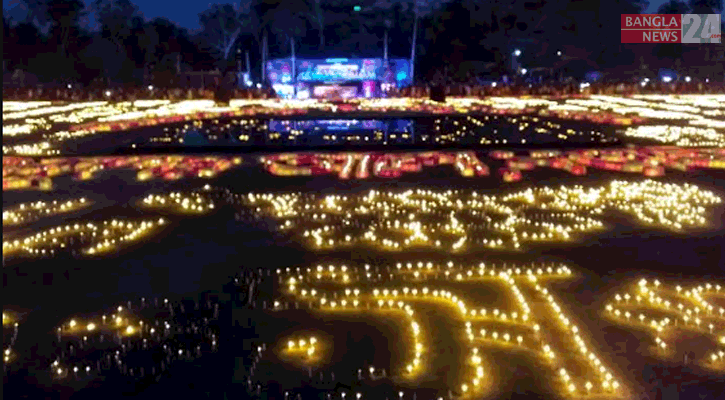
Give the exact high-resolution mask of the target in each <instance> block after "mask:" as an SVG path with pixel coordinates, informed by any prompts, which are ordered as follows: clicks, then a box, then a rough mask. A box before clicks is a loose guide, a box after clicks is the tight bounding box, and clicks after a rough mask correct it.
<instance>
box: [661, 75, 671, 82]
mask: <svg viewBox="0 0 725 400" xmlns="http://www.w3.org/2000/svg"><path fill="white" fill-rule="evenodd" d="M662 82H664V83H670V82H672V77H671V76H663V77H662Z"/></svg>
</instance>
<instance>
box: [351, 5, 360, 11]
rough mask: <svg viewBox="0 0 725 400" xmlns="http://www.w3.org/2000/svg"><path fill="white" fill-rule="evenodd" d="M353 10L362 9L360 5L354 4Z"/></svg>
mask: <svg viewBox="0 0 725 400" xmlns="http://www.w3.org/2000/svg"><path fill="white" fill-rule="evenodd" d="M353 10H355V11H360V10H362V7H360V6H355V7H353Z"/></svg>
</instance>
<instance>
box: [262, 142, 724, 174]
mask: <svg viewBox="0 0 725 400" xmlns="http://www.w3.org/2000/svg"><path fill="white" fill-rule="evenodd" d="M523 153H524V154H517V153H515V152H512V151H491V152H487V153H475V152H471V151H467V152H444V151H434V152H421V153H376V152H370V153H362V152H361V153H283V154H277V155H270V156H265V157H262V158H261V159H260V162H261V163H262V165H263V166H264V168H265V169H266V170H267V171H268V172H270V173H271V174H273V175H276V176H320V175H336V176H337V177H338V178H340V179H368V178H370V177H371V176H373V177H382V178H398V177H400V176H402V175H403V174H405V173H417V172H420V171H422V169H423V168H424V167H432V166H439V165H450V164H452V165H454V166H455V168H456V170H457V171H458V172H459V173H460V174H461V175H462V176H465V177H474V176H487V175H488V174H489V167H488V165H487V164H486V163H484V162H482V161H481V155H482V156H488V157H490V158H493V159H498V160H503V161H504V162H505V167H504V168H501V169H499V174H500V175H501V176H502V177H503V178H504V180H505V181H507V182H512V181H520V180H522V179H523V177H524V175H523V173H524V172H525V171H532V170H534V169H537V168H553V169H561V170H565V171H568V172H569V173H571V174H574V175H585V174H586V173H587V168H595V169H601V170H605V171H614V172H625V173H635V174H642V175H645V176H662V175H664V173H665V169H669V170H676V171H684V172H687V171H690V170H692V169H697V168H717V169H725V150H722V149H681V148H673V147H656V146H652V147H632V148H624V149H616V150H615V149H588V150H572V151H559V150H544V151H542V150H532V151H527V152H523ZM478 154H480V155H478Z"/></svg>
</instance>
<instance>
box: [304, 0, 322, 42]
mask: <svg viewBox="0 0 725 400" xmlns="http://www.w3.org/2000/svg"><path fill="white" fill-rule="evenodd" d="M310 2H311V3H312V4H311V7H310V8H311V12H310V13H309V16H308V18H309V20H310V21H313V22H314V24H315V25H316V27H317V30H318V32H319V36H320V45H319V47H318V50H319V51H323V50H324V49H325V10H324V8H323V5H322V0H310Z"/></svg>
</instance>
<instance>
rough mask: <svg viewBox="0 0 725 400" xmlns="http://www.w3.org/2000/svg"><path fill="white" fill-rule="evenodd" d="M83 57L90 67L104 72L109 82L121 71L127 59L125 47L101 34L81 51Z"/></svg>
mask: <svg viewBox="0 0 725 400" xmlns="http://www.w3.org/2000/svg"><path fill="white" fill-rule="evenodd" d="M81 57H82V58H83V60H84V62H85V64H86V65H87V66H88V68H89V69H91V70H95V71H98V72H99V73H102V75H103V76H104V77H105V78H106V79H107V81H108V82H109V83H110V80H111V79H115V78H116V77H117V76H118V75H119V74H120V73H121V70H122V67H123V64H124V62H125V61H126V59H127V57H126V52H125V51H124V49H121V48H119V47H118V45H117V44H116V43H114V42H113V41H111V40H110V39H108V38H104V37H101V36H100V35H96V37H95V38H94V39H93V40H92V41H91V43H90V44H89V45H88V46H87V47H86V48H85V49H84V50H83V51H82V52H81Z"/></svg>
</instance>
